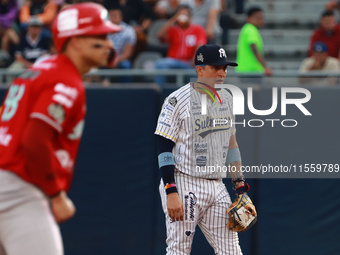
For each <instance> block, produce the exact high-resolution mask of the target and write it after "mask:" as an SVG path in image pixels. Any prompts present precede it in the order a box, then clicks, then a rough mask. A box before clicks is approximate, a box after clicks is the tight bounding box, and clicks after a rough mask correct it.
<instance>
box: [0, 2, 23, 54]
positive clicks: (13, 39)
mask: <svg viewBox="0 0 340 255" xmlns="http://www.w3.org/2000/svg"><path fill="white" fill-rule="evenodd" d="M17 14H18V6H17V1H16V0H1V1H0V36H1V50H3V51H6V52H7V53H8V54H9V53H11V48H12V46H13V45H17V44H18V43H19V35H18V33H17V32H18V31H15V29H18V28H17V27H16V24H15V21H16V18H17Z"/></svg>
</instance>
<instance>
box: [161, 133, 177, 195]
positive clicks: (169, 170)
mask: <svg viewBox="0 0 340 255" xmlns="http://www.w3.org/2000/svg"><path fill="white" fill-rule="evenodd" d="M174 146H175V143H174V142H173V141H171V140H170V139H167V138H165V137H163V136H159V135H157V152H158V155H159V157H162V153H171V154H172V148H173V147H174ZM159 169H160V171H161V176H162V179H163V182H164V184H170V183H175V165H173V164H169V165H165V166H161V165H159ZM174 192H177V188H176V187H172V188H168V189H166V193H167V194H170V193H174Z"/></svg>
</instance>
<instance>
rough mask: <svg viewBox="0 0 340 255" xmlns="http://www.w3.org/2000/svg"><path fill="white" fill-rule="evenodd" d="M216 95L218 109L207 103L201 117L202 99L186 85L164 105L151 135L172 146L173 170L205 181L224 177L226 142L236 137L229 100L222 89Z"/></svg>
mask: <svg viewBox="0 0 340 255" xmlns="http://www.w3.org/2000/svg"><path fill="white" fill-rule="evenodd" d="M217 93H218V95H219V96H220V98H221V100H222V105H221V104H220V102H219V101H218V100H216V102H217V103H216V104H214V103H213V102H212V101H211V100H209V99H208V100H207V114H206V115H202V114H201V107H202V106H201V96H202V95H201V94H200V93H199V92H198V91H196V90H195V89H193V87H192V86H191V85H190V83H189V84H187V85H185V86H183V87H181V88H180V89H178V90H176V91H175V92H173V93H171V94H170V95H169V96H168V97H167V98H166V99H165V101H164V104H163V107H162V111H161V113H160V115H159V118H158V123H157V128H156V131H155V134H157V135H161V136H163V137H165V138H168V139H170V140H172V141H173V142H175V143H176V145H175V146H174V148H173V151H172V153H173V154H174V157H175V167H176V168H177V169H178V170H179V171H181V172H183V173H185V174H188V175H191V176H195V177H201V178H207V179H215V178H225V177H226V168H225V167H224V166H225V161H226V157H227V153H228V147H229V140H230V137H231V136H232V135H234V134H235V133H236V129H235V125H233V126H231V123H230V122H231V121H233V122H235V117H234V116H233V115H232V109H233V108H232V107H233V106H232V96H231V95H230V94H229V93H228V92H227V91H226V90H224V89H221V90H219V91H218V92H217ZM207 97H209V95H207ZM215 97H216V96H215ZM214 120H215V122H214ZM217 120H227V121H220V122H218V121H217ZM214 123H215V125H214ZM219 123H221V124H219ZM221 170H222V171H221Z"/></svg>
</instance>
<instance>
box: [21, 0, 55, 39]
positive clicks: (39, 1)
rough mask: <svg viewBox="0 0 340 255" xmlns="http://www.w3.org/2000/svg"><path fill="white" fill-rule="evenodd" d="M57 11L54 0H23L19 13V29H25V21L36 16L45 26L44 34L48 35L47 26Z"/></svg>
mask: <svg viewBox="0 0 340 255" xmlns="http://www.w3.org/2000/svg"><path fill="white" fill-rule="evenodd" d="M57 12H58V5H57V4H56V3H55V1H54V0H25V2H24V4H23V5H22V6H21V8H20V14H19V20H20V26H21V29H22V30H24V31H26V29H27V22H28V21H29V20H30V18H31V17H32V16H36V17H37V18H38V19H39V20H40V22H41V23H42V24H43V26H44V27H45V29H44V31H43V32H44V35H46V36H50V32H49V26H50V24H51V23H52V21H53V19H54V18H55V16H56V15H57Z"/></svg>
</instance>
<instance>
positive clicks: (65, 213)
mask: <svg viewBox="0 0 340 255" xmlns="http://www.w3.org/2000/svg"><path fill="white" fill-rule="evenodd" d="M51 208H52V213H53V215H54V218H55V220H56V222H58V223H61V222H64V221H67V220H68V219H70V218H72V217H73V215H74V214H75V213H76V207H75V206H74V204H73V202H72V200H71V199H70V198H69V197H68V196H67V194H66V192H65V191H61V192H60V193H59V194H58V195H57V196H55V197H53V198H52V199H51Z"/></svg>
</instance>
